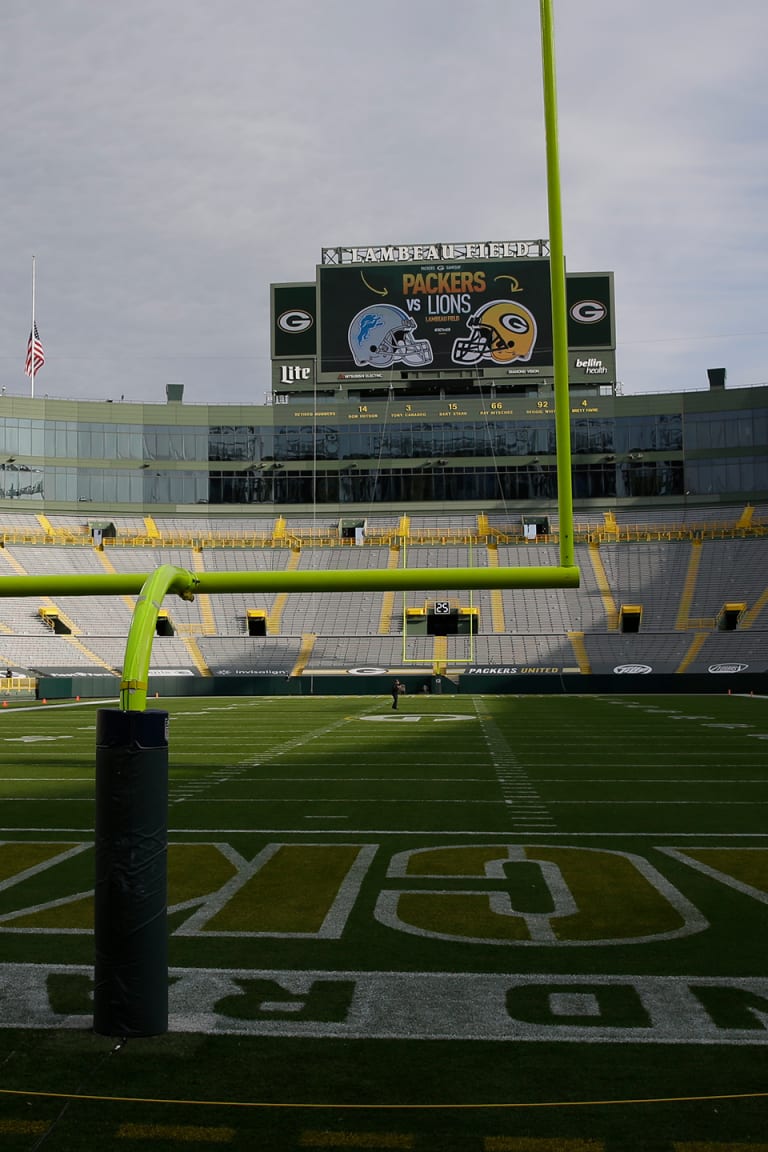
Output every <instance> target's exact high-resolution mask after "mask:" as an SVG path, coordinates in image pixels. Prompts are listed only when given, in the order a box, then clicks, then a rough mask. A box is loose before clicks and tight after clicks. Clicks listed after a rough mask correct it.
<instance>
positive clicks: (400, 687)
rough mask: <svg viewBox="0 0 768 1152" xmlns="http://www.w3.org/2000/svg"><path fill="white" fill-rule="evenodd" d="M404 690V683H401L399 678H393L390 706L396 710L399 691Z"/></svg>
mask: <svg viewBox="0 0 768 1152" xmlns="http://www.w3.org/2000/svg"><path fill="white" fill-rule="evenodd" d="M401 692H405V684H401V683H400V681H399V680H395V682H394V684H393V685H392V707H393V708H394V709H395V711H397V702H398V700H399V699H400V693H401Z"/></svg>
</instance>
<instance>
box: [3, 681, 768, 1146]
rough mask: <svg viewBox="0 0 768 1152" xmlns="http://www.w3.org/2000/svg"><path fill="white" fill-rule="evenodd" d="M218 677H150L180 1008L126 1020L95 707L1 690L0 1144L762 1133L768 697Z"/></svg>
mask: <svg viewBox="0 0 768 1152" xmlns="http://www.w3.org/2000/svg"><path fill="white" fill-rule="evenodd" d="M722 679H723V681H726V680H728V678H727V677H722ZM733 680H734V682H735V680H736V678H733ZM209 700H210V702H208V700H200V699H197V700H171V701H165V700H162V701H159V702H158V701H153V703H155V704H158V705H161V706H162V707H163V708H164V709H165V708H167V710H168V712H169V713H170V757H169V760H170V794H169V841H170V843H169V853H168V886H169V891H168V907H169V931H170V934H171V935H170V954H169V955H170V990H169V1010H170V1021H169V1024H170V1026H169V1031H168V1033H167V1035H163V1036H158V1037H154V1038H146V1039H131V1040H128V1041H126V1042H124V1043H122V1042H120V1041H119V1040H117V1039H115V1038H109V1037H104V1036H97V1035H95V1034H94V1033H93V1031H92V975H93V873H94V860H93V828H94V775H95V724H96V712H97V706H95V705H93V704H74V703H73V704H71V705H68V704H64V705H59V704H57V705H39V706H37V705H34V706H30V707H24V708H21V707H20V708H13V707H9V708H3V709H2V711H1V712H0V789H1V794H2V801H3V803H2V817H0V825H1V828H0V1141H1V1142H2V1148H3V1150H4V1152H5V1150H6V1149H7V1150H8V1152H15V1150H16V1149H37V1148H43V1149H44V1150H45V1152H54V1150H67V1152H69V1150H79V1149H94V1148H101V1147H112V1146H114V1147H116V1148H118V1149H121V1150H122V1149H125V1152H132V1150H133V1149H140V1148H142V1149H147V1148H152V1149H161V1150H163V1149H171V1148H179V1149H180V1148H184V1149H190V1148H191V1149H196V1148H200V1149H203V1148H209V1147H211V1146H212V1145H219V1146H223V1147H225V1148H232V1149H264V1150H270V1152H271V1150H274V1152H282V1150H283V1149H336V1148H339V1149H342V1148H343V1149H349V1148H367V1149H378V1148H384V1149H401V1148H403V1149H415V1150H424V1152H451V1150H453V1149H469V1150H473V1152H555V1150H564V1152H603V1150H605V1152H612V1150H618V1149H647V1150H652V1152H672V1150H675V1152H704V1150H707V1152H710V1150H711V1152H717V1150H720V1152H725V1150H728V1152H757V1150H768V907H766V905H767V904H768V771H766V753H767V752H768V701H766V700H765V699H764V698H758V697H752V696H740V695H737V694H735V693H734V694H730V693H728V689H727V684H725V685H724V688H723V691H722V693H721V694H718V695H711V696H699V697H690V696H674V697H656V696H642V697H626V696H616V697H608V696H603V697H588V696H582V697H556V696H551V697H511V696H482V697H481V696H463V695H458V696H456V695H454V696H405V697H404V698H403V699H402V700H401V704H400V708H399V710H398V711H397V712H393V710H392V708H391V701H390V699H389V697H386V698H384V697H370V696H367V697H280V698H269V697H257V698H252V699H251V698H242V697H238V698H237V699H221V698H209ZM101 706H104V707H114V706H115V705H114V704H105V705H101Z"/></svg>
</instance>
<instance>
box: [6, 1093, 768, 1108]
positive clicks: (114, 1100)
mask: <svg viewBox="0 0 768 1152" xmlns="http://www.w3.org/2000/svg"><path fill="white" fill-rule="evenodd" d="M0 1095H2V1096H30V1097H36V1098H43V1099H47V1100H51V1099H53V1100H94V1101H102V1102H106V1103H110V1104H176V1105H195V1106H202V1107H204V1108H281V1109H285V1110H288V1109H295V1110H296V1111H302V1110H303V1111H306V1110H308V1109H314V1110H316V1111H322V1110H323V1109H334V1110H337V1111H340V1112H353V1111H357V1112H378V1111H382V1112H397V1111H402V1112H417V1111H458V1110H463V1111H482V1110H487V1111H490V1110H493V1109H497V1110H501V1109H515V1108H596V1107H614V1106H616V1105H620V1106H624V1107H626V1106H627V1105H630V1104H694V1103H713V1102H715V1101H717V1100H762V1099H766V1098H768V1092H723V1093H718V1094H715V1095H711V1096H649V1097H639V1098H638V1099H631V1098H630V1099H626V1100H541V1101H533V1100H525V1101H517V1102H514V1103H504V1104H487V1103H486V1104H457V1103H451V1104H343V1103H341V1104H339V1103H335V1104H322V1103H320V1104H308V1103H300V1102H297V1103H290V1102H279V1101H274V1100H270V1101H259V1100H184V1099H181V1100H175V1099H172V1098H171V1099H165V1098H163V1097H153V1096H93V1095H88V1094H85V1093H79V1092H35V1091H33V1092H29V1091H25V1090H23V1089H21V1088H0Z"/></svg>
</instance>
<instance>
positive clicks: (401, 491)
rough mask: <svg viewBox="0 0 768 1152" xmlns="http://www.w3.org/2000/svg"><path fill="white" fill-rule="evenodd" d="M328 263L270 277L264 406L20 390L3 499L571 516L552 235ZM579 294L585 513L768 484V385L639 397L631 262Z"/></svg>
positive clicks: (378, 251)
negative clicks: (632, 361) (566, 512)
mask: <svg viewBox="0 0 768 1152" xmlns="http://www.w3.org/2000/svg"><path fill="white" fill-rule="evenodd" d="M322 261H323V262H322V263H321V264H320V265H319V266H318V268H317V273H316V278H315V280H314V281H313V282H302V283H294V284H279V285H273V286H272V293H271V300H272V304H271V323H272V366H271V381H269V382H267V381H260V382H259V381H254V393H255V395H258V396H260V397H261V399H262V403H258V404H253V405H252V406H250V405H227V404H216V405H198V404H194V405H190V404H188V403H184V398H183V385H179V384H176V385H168V387H167V389H166V397H165V403H162V401H161V400H159V402H158V403H157V404H133V403H124V402H113V401H111V400H104V401H101V402H98V401H70V400H59V399H50V398H48V397H43V398H38V399H32V398H24V397H19V396H10V395H7V394H5V395H3V396H2V397H0V500H2V503H3V504H4V505H6V506H8V505H12V506H13V507H14V508H15V509H17V510H20V508H21V507H22V506H23V507H25V508H27V509H28V510H29V511H31V512H46V511H50V512H56V511H61V512H70V513H71V512H73V511H76V512H82V513H84V514H88V513H94V514H98V513H119V512H137V511H141V510H147V511H151V512H152V513H153V514H174V515H185V514H187V515H196V516H198V517H199V516H200V515H201V512H202V509H201V505H205V506H207V507H206V511H205V513H204V514H205V515H209V516H212V515H215V516H217V517H227V516H234V515H237V516H243V515H246V516H247V515H248V514H249V513H252V514H254V515H255V514H257V513H258V514H259V515H262V516H263V515H264V514H268V513H271V512H272V511H273V510H275V511H277V510H283V511H285V513H286V515H302V514H304V515H306V514H307V512H309V511H312V512H313V513H315V512H317V513H320V514H323V515H329V516H333V515H337V514H340V513H344V512H348V513H353V514H364V513H370V512H371V511H373V510H374V509H375V510H377V511H380V510H381V509H382V508H390V509H396V510H399V511H404V512H407V511H412V512H417V511H418V512H435V513H439V512H440V511H452V512H454V511H459V510H460V511H465V512H473V511H478V512H479V511H485V512H489V513H491V512H498V513H502V514H503V513H509V514H510V515H511V516H512V517H513V518H518V519H519V515H526V516H530V513H531V511H533V512H536V513H538V512H541V513H542V514H544V513H547V512H548V511H554V510H555V509H556V507H557V483H556V457H555V401H554V390H553V369H552V332H551V302H550V296H549V279H548V272H549V262H548V259H547V246H546V242H545V241H527V242H513V243H509V242H505V243H504V244H501V243H500V244H498V245H494V244H483V245H480V244H477V245H471V244H467V245H433V246H423V247H421V248H419V247H417V246H411V247H409V248H402V247H399V248H398V247H392V248H375V249H374V248H367V249H352V248H336V249H324V250H323V253H322ZM567 297H568V299H567V306H568V345H569V365H568V368H569V382H570V425H571V449H572V453H573V472H572V475H573V494H574V508H575V510H576V511H577V513H578V511H579V510H580V509H581V510H584V511H588V510H589V509H591V508H599V509H602V510H605V509H609V508H616V509H622V508H631V507H633V506H642V505H643V504H645V505H647V504H650V503H653V504H654V506H657V507H658V506H660V505H663V504H669V505H671V506H672V505H677V506H679V505H680V504H681V503H684V504H686V505H688V506H690V507H692V508H702V509H704V510H706V508H707V507H708V506H710V505H712V504H720V503H728V504H731V503H733V504H735V503H738V502H742V503H743V502H744V501H745V500H752V501H758V502H759V501H765V500H766V499H768V388H766V387H753V388H739V389H726V387H725V371H724V370H723V369H712V370H710V371H709V373H708V375H709V381H708V384H709V386H708V387H707V386H706V383H705V382H704V381H702V382H701V387H697V386H698V385H699V382H698V381H691V382H689V383H690V385H691V387H692V388H693V389H694V390H692V391H689V390H686V391H680V392H676V393H665V394H653V393H651V392H649V393H647V394H642V395H622V394H621V387H620V385H617V379H616V376H617V373H616V356H615V333H614V323H613V316H614V305H613V277H612V274H610V273H576V274H571V273H569V274H568V276H567ZM50 367H51V369H53V365H51V366H50ZM46 371H48V368H46ZM652 372H653V369H652V365H651V366H649V380H648V386H649V388H652V387H653V378H652ZM215 390H216V382H215V381H212V391H215Z"/></svg>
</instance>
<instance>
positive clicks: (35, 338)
mask: <svg viewBox="0 0 768 1152" xmlns="http://www.w3.org/2000/svg"><path fill="white" fill-rule="evenodd" d="M43 364H45V352H43V346H42V344H41V343H40V336H39V335H38V331H37V324H35V325H34V327H33V329H32V331H31V332H30V334H29V343H28V344H27V362H26V364H25V365H24V371H25V372H26V374H27V376H32V375H37V373H38V372H39V371H40V369H41V368H42V366H43Z"/></svg>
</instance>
